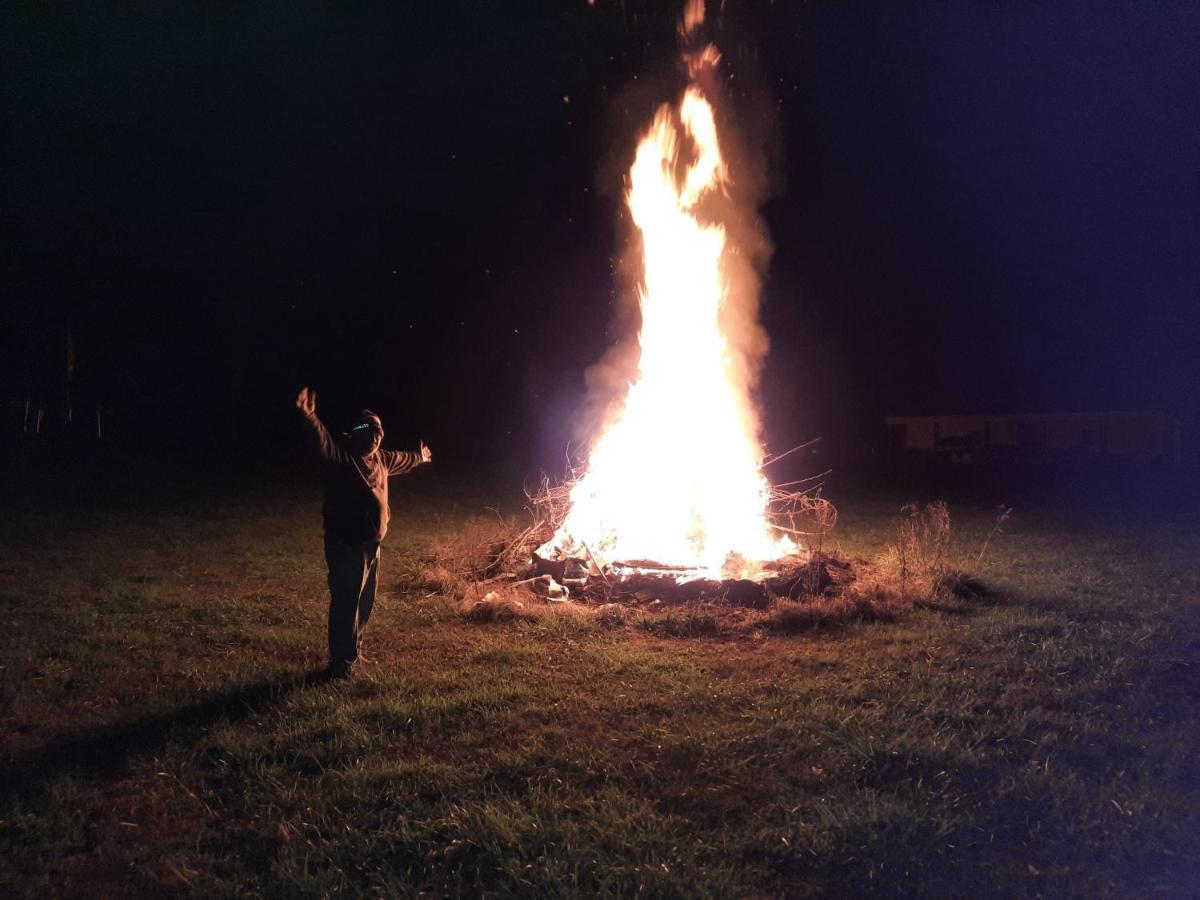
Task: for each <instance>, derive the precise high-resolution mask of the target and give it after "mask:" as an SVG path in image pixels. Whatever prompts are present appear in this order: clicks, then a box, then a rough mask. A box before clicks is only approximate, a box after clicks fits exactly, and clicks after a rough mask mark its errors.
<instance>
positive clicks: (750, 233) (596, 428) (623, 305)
mask: <svg viewBox="0 0 1200 900" xmlns="http://www.w3.org/2000/svg"><path fill="white" fill-rule="evenodd" d="M695 7H696V4H695V3H694V2H693V3H689V4H688V7H687V19H686V22H681V27H680V34H681V40H682V43H683V47H682V55H681V59H680V63H679V64H677V65H676V67H675V69H674V70H673V71H672V72H671V73H670V74H669V75H668V74H665V73H664V76H665V77H661V78H657V79H654V78H651V79H644V80H642V81H640V82H639V83H637V84H636V85H634V86H633V87H631V88H630V89H629V90H628V91H626V92H625V93H624V94H623V96H622V97H621V98H619V99H618V101H617V102H616V104H614V106H615V107H616V108H619V109H620V110H621V112H622V113H623V116H622V117H621V118H623V119H624V121H621V120H620V118H618V117H615V116H614V117H613V118H614V121H613V122H611V123H610V127H609V129H607V130H608V133H609V134H616V135H617V136H618V140H622V141H623V146H622V147H621V148H620V151H619V152H617V153H615V154H613V155H612V156H610V157H609V158H608V159H607V160H606V164H605V166H604V167H603V169H602V171H601V182H602V187H607V188H608V189H609V190H611V191H613V193H617V194H618V195H619V197H620V206H619V212H618V215H617V229H618V245H619V246H620V247H622V248H623V249H622V250H621V252H620V253H619V255H618V257H617V259H616V260H615V264H614V275H615V278H616V284H617V302H616V305H615V308H614V315H613V325H612V333H613V334H615V335H616V342H615V343H614V344H613V346H612V347H611V348H610V349H609V350H608V351H607V352H606V353H605V355H604V356H603V357H602V358H601V359H600V361H599V362H597V363H596V364H595V365H593V366H591V367H590V368H588V369H587V370H586V372H585V373H584V382H585V388H586V394H585V398H584V402H583V405H582V407H581V408H580V410H579V413H578V415H577V417H576V427H575V433H576V440H577V443H578V445H579V446H581V447H590V446H591V444H592V442H594V441H595V440H596V439H597V438H598V437H599V436H600V435H601V434H602V433H603V432H604V429H605V428H606V427H607V426H608V425H609V424H610V423H611V422H612V421H614V420H615V419H616V418H617V417H618V415H619V414H620V411H621V408H622V406H623V403H624V399H625V395H626V393H627V391H628V387H629V384H630V382H631V381H632V380H633V379H634V378H635V377H636V375H637V365H638V359H639V357H640V348H639V346H638V330H639V328H640V325H641V312H640V309H639V303H638V289H639V286H640V284H641V281H642V239H641V234H640V232H639V231H638V229H637V228H636V227H635V226H634V224H633V221H632V219H631V217H630V215H629V211H628V208H627V207H626V205H625V191H626V190H627V189H628V181H627V176H628V170H629V166H630V163H631V162H632V159H633V152H634V150H635V148H636V146H637V143H638V141H639V140H640V139H641V137H642V136H643V135H644V134H645V132H646V131H647V130H648V129H649V127H650V124H651V122H652V121H653V119H654V115H655V105H657V106H658V108H659V109H661V108H663V107H671V108H672V112H671V115H672V116H673V117H674V118H675V120H676V123H677V124H678V113H677V111H675V110H674V107H675V106H676V105H677V104H678V102H679V99H680V97H681V96H682V94H683V87H684V86H686V85H687V84H689V83H690V84H696V85H697V86H699V88H700V89H701V91H702V92H703V94H704V96H705V98H706V99H707V100H708V101H709V103H710V104H712V106H713V109H714V112H715V116H716V121H717V129H718V137H719V140H720V144H721V153H722V156H723V157H724V159H725V163H726V166H727V168H728V172H729V181H728V183H727V185H726V187H725V190H724V191H711V192H709V193H708V194H707V195H706V196H705V197H704V199H703V200H702V201H701V203H700V206H699V208H698V210H697V213H698V215H699V216H700V218H701V219H703V220H705V221H707V222H712V223H714V224H719V225H721V226H722V227H723V228H724V229H725V233H726V247H725V253H724V256H723V258H722V261H721V268H722V273H723V276H724V279H725V282H726V286H727V294H726V297H725V302H724V305H723V307H722V311H721V328H722V330H723V332H724V334H725V335H726V338H727V339H728V341H729V354H730V364H731V369H732V374H733V378H734V380H735V383H736V384H737V386H738V387H739V389H740V390H741V391H742V392H743V393H744V394H745V395H746V396H748V397H751V398H752V401H753V398H754V395H755V391H756V389H757V387H758V383H759V377H760V375H761V372H762V367H763V363H764V361H765V359H766V356H767V353H768V351H769V349H770V342H769V340H768V338H767V333H766V331H765V330H764V329H763V327H762V325H761V324H759V308H760V302H761V291H762V286H763V281H764V279H765V277H766V273H767V269H768V265H769V263H770V259H771V255H772V252H773V250H774V248H773V246H772V244H771V241H770V237H769V235H768V233H767V228H766V223H765V221H764V220H763V218H762V216H761V215H760V214H759V210H760V209H761V208H762V206H763V204H764V203H765V202H766V200H767V199H768V198H769V197H770V196H771V194H772V188H773V182H772V175H773V173H774V172H776V171H777V168H776V167H774V166H772V164H771V163H772V161H773V157H774V153H775V151H776V150H777V146H778V144H777V131H778V130H777V127H776V123H777V116H776V111H775V105H774V103H773V102H772V100H771V98H770V96H769V94H768V93H767V92H766V91H765V90H763V89H761V88H757V89H756V88H755V87H749V85H752V84H754V83H755V81H756V79H755V78H754V74H755V73H754V72H747V71H746V68H752V67H741V66H739V71H738V72H737V73H736V75H737V76H738V77H737V81H736V83H737V84H738V85H739V86H740V87H739V89H738V91H737V92H736V94H735V92H734V91H732V90H731V89H730V86H731V84H733V83H734V82H733V81H732V80H731V79H730V78H729V77H728V76H727V75H726V74H725V71H724V69H725V68H726V66H724V65H723V63H722V61H721V59H720V55H719V54H718V53H717V52H716V50H715V47H714V46H713V45H712V44H710V43H708V42H707V40H705V37H704V31H705V29H706V28H707V27H709V26H706V25H704V24H703V19H702V10H703V7H702V5H701V7H700V8H701V18H700V19H696V18H695V16H696V12H695ZM664 96H665V97H668V98H670V100H669V102H665V103H664V102H662V98H663V97H664ZM652 100H653V101H657V103H654V102H650V101H652ZM631 116H636V118H637V121H636V132H631V129H630V127H629V124H630V123H629V119H630V117H631ZM622 126H624V127H622ZM681 133H682V130H681ZM693 158H694V147H692V146H691V142H690V140H686V139H685V140H683V141H682V142H681V147H680V160H679V163H678V166H679V168H680V169H681V170H682V169H686V167H687V165H688V164H689V163H690V162H691V159H693ZM616 186H619V190H617V189H615V187H616ZM743 409H744V414H745V415H746V416H747V418H748V421H747V422H746V423H745V424H746V426H747V428H748V430H749V431H750V433H753V434H756V435H757V434H759V433H760V428H761V423H760V421H759V417H758V413H757V403H755V402H751V403H747V404H744V406H743Z"/></svg>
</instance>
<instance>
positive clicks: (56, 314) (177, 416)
mask: <svg viewBox="0 0 1200 900" xmlns="http://www.w3.org/2000/svg"><path fill="white" fill-rule="evenodd" d="M651 10H653V11H651ZM710 15H713V13H711V12H710ZM676 16H677V11H676V10H674V9H673V8H672V9H670V10H659V9H657V8H656V5H655V4H650V3H637V2H623V3H620V2H605V0H597V2H596V4H595V6H591V5H589V4H588V3H586V2H583V0H580V2H578V3H573V4H570V5H563V4H552V3H527V4H520V5H507V4H506V5H505V8H504V10H503V11H500V10H498V9H496V10H481V9H477V8H476V7H475V5H473V4H454V3H450V4H436V5H433V4H409V5H405V6H403V7H394V6H389V5H383V4H371V3H363V4H356V5H352V6H339V5H334V4H313V5H310V6H307V7H303V8H294V7H292V6H291V5H286V6H285V5H279V6H275V7H268V6H262V5H260V6H253V7H252V6H249V5H242V4H236V3H231V4H206V5H202V6H200V7H199V8H197V9H192V8H190V7H187V6H183V5H179V6H172V7H168V8H154V9H150V8H144V9H132V8H127V7H114V6H92V7H89V8H87V9H85V10H82V11H66V10H56V11H47V10H44V9H35V8H32V7H28V8H21V9H18V10H16V11H12V10H10V11H8V12H6V14H5V17H6V19H7V24H6V27H5V28H4V29H3V34H4V37H3V38H0V40H2V41H3V54H2V55H3V59H4V62H3V63H0V65H3V68H4V73H5V83H6V85H7V91H6V92H7V95H8V98H7V99H8V101H9V102H8V103H6V104H5V113H4V115H5V120H6V121H5V124H6V127H5V129H4V137H3V138H2V139H0V140H2V141H3V143H2V146H3V153H4V159H5V163H6V164H5V166H4V167H3V173H4V174H3V175H2V176H0V178H3V183H4V191H3V193H4V196H5V197H6V199H7V202H6V203H5V204H4V207H5V208H4V211H3V218H4V232H5V234H6V240H5V242H4V245H5V259H4V272H5V276H4V280H5V284H4V294H5V297H6V300H5V303H4V306H3V308H4V313H3V320H2V325H3V328H2V330H3V336H2V337H0V355H2V357H3V359H4V363H3V365H2V367H0V391H2V393H0V399H2V400H5V401H19V400H23V399H25V398H29V397H32V398H35V399H36V398H37V397H39V396H41V397H45V398H46V399H48V400H50V401H51V402H54V401H55V399H56V398H57V397H59V396H61V393H62V389H63V388H62V366H63V362H64V359H65V352H66V346H65V342H66V335H67V333H68V330H69V332H70V333H71V335H72V337H73V343H74V354H75V379H74V381H75V384H74V390H75V393H76V399H77V401H78V402H79V403H80V404H87V403H93V404H94V403H96V402H99V403H103V404H105V405H107V406H109V407H112V408H115V409H116V410H117V411H118V414H117V417H116V422H118V423H119V425H117V424H114V428H116V427H119V428H121V429H123V430H125V431H127V432H128V433H134V432H136V433H137V434H139V435H143V436H147V435H155V434H158V435H162V436H169V437H171V438H173V439H182V440H188V441H195V442H201V443H205V442H212V443H214V444H215V443H217V442H226V441H227V440H228V437H229V436H230V435H237V436H244V437H245V438H246V439H247V440H250V441H252V442H254V441H259V440H260V439H261V441H262V442H264V443H265V442H268V441H271V440H275V439H277V438H278V437H279V436H280V435H281V434H284V433H286V429H287V428H288V427H290V425H291V424H292V423H291V421H290V420H289V418H288V417H289V416H291V415H292V414H293V413H292V410H291V401H292V398H293V397H294V395H295V392H296V390H297V389H298V388H299V387H300V386H301V385H304V384H308V385H311V386H313V387H315V388H316V389H317V390H318V391H319V392H320V393H321V395H322V400H323V411H324V412H326V413H327V414H328V415H330V416H331V418H332V419H333V420H334V423H335V424H336V421H337V420H338V419H339V418H342V417H345V416H347V415H349V414H351V413H352V412H353V411H354V410H357V409H358V408H359V407H362V406H368V407H371V408H373V409H376V410H377V411H378V412H380V413H381V414H382V415H383V416H384V419H385V422H387V423H388V424H389V426H390V427H389V433H390V435H392V436H394V437H395V439H396V440H397V441H409V442H411V441H415V439H416V438H417V437H418V436H419V437H423V438H424V439H425V440H426V441H428V442H429V443H430V444H431V445H433V446H434V448H435V452H436V451H437V450H439V449H440V450H442V451H443V453H445V454H448V455H449V456H450V457H451V458H454V457H456V456H457V457H459V458H462V459H467V458H471V459H477V460H479V461H481V462H483V461H487V460H493V461H494V462H495V464H496V465H499V466H504V467H516V468H519V467H521V466H522V465H525V466H526V467H527V468H528V469H529V470H536V469H537V468H538V467H540V466H545V465H548V464H549V461H550V460H553V459H559V458H561V456H562V453H563V450H564V448H565V446H566V443H567V441H568V439H570V438H571V437H572V435H573V423H574V411H575V410H576V409H577V408H578V406H579V404H580V402H581V398H582V392H583V373H584V371H585V370H586V369H587V368H588V367H589V366H591V365H592V364H593V363H595V362H596V361H597V360H598V359H599V358H600V357H601V355H602V354H603V352H604V350H605V349H606V348H607V347H608V346H609V345H610V344H611V343H612V342H613V340H614V334H613V330H612V329H613V326H614V319H613V308H614V302H615V299H614V298H615V297H616V295H617V292H619V291H620V290H622V289H623V287H624V286H623V285H621V284H620V283H618V282H617V280H616V278H615V275H614V272H613V263H612V261H613V260H614V259H615V258H616V256H617V255H618V254H619V253H620V250H621V247H620V245H619V242H620V240H621V239H622V232H621V230H620V228H619V227H618V224H617V220H618V217H619V185H620V177H621V174H622V172H623V171H624V168H625V167H626V165H627V163H628V161H629V158H630V156H631V154H632V150H633V144H634V140H635V137H636V135H637V133H638V132H639V131H640V130H641V129H642V128H644V127H645V125H646V124H647V123H648V121H649V118H650V115H651V114H652V112H653V109H654V108H655V107H656V106H657V105H658V104H659V103H662V102H668V101H671V100H673V99H675V96H676V94H677V91H678V88H679V85H680V83H681V82H680V74H679V71H678V66H677V63H676V36H675V30H674V21H675V18H676ZM716 19H717V21H716V22H715V23H714V28H713V38H714V39H715V40H716V42H717V43H718V45H719V46H720V48H721V50H722V51H723V53H724V61H723V63H722V71H723V72H724V75H725V78H726V82H725V90H726V94H727V100H728V105H727V109H726V112H727V114H728V115H729V116H730V117H732V119H733V120H734V121H735V122H736V123H737V125H738V128H739V130H740V131H741V132H742V134H743V135H749V136H750V137H749V140H750V141H751V142H752V143H753V144H754V146H755V147H757V148H758V149H760V150H761V152H762V156H763V158H764V160H765V161H766V162H767V164H768V165H769V169H768V177H769V180H770V183H771V186H772V193H771V197H770V199H769V200H768V201H767V202H766V204H765V206H764V207H763V216H764V218H765V221H766V224H767V229H768V231H769V232H770V236H771V240H772V243H773V245H774V248H775V251H774V256H773V258H772V260H771V263H770V268H769V271H768V272H767V276H766V281H765V289H764V296H763V324H764V326H765V327H766V329H767V332H768V334H769V335H770V338H771V342H772V350H771V353H770V355H769V356H768V359H767V363H766V368H765V371H764V374H763V380H762V385H761V390H760V397H761V406H762V410H763V417H764V422H765V432H766V437H767V439H768V441H769V442H770V444H771V445H772V446H774V447H776V448H781V449H782V448H786V447H787V446H791V445H794V444H796V443H798V442H800V441H802V440H805V439H808V438H810V437H813V436H817V435H825V436H826V437H832V438H837V439H849V438H851V437H853V436H854V435H858V434H863V433H865V432H867V431H869V430H870V429H872V428H875V427H877V426H878V424H879V422H880V421H881V417H882V416H883V415H885V414H929V413H952V412H978V413H994V412H1023V411H1031V412H1033V411H1076V410H1105V409H1166V410H1169V411H1170V412H1171V413H1172V414H1174V415H1175V416H1177V417H1179V418H1180V419H1181V420H1182V421H1183V422H1184V423H1185V427H1189V428H1191V429H1192V430H1193V431H1195V430H1196V428H1197V424H1198V423H1200V400H1197V395H1196V392H1195V391H1194V389H1193V385H1194V384H1195V383H1197V381H1198V379H1200V371H1198V370H1200V365H1198V358H1197V357H1198V354H1197V351H1196V347H1197V346H1200V302H1198V300H1200V296H1198V291H1197V288H1198V286H1200V261H1198V260H1200V256H1198V255H1197V254H1196V252H1195V250H1196V247H1197V246H1198V245H1200V241H1198V240H1197V238H1200V202H1198V201H1200V196H1198V193H1200V192H1198V190H1197V187H1198V175H1197V173H1198V172H1200V137H1198V133H1197V131H1196V128H1195V123H1196V122H1197V121H1198V120H1200V116H1198V115H1197V114H1198V113H1200V84H1198V79H1197V77H1196V74H1195V66H1194V60H1195V58H1196V51H1197V50H1198V49H1200V48H1198V47H1197V35H1198V34H1200V27H1198V26H1200V9H1198V8H1197V7H1196V6H1195V5H1193V4H1183V3H1179V4H1156V5H1154V6H1152V7H1151V6H1142V5H1134V4H1115V3H1114V4H1103V5H1098V6H1087V7H1085V6H1083V5H1070V6H1056V7H1053V8H1034V7H1028V6H1017V5H1012V6H986V7H984V6H978V5H970V6H968V5H962V6H955V7H930V6H928V5H926V4H904V5H901V6H896V7H891V8H888V9H886V10H880V9H878V8H876V7H873V6H870V5H858V4H851V5H847V4H823V3H811V4H803V5H801V4H795V5H790V4H778V5H776V4H746V5H741V4H732V3H730V4H726V5H725V8H724V10H723V12H722V13H721V14H719V15H716ZM734 175H735V177H737V173H736V171H735V173H734ZM681 440H696V441H700V442H702V440H703V436H702V435H695V436H693V435H684V434H681Z"/></svg>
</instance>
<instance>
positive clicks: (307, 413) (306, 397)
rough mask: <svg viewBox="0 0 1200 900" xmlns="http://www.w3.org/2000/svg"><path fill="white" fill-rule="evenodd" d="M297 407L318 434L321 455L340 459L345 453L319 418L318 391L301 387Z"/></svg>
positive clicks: (318, 447)
mask: <svg viewBox="0 0 1200 900" xmlns="http://www.w3.org/2000/svg"><path fill="white" fill-rule="evenodd" d="M296 409H298V410H300V414H301V415H303V416H304V420H305V421H306V422H308V424H309V426H310V427H311V428H312V430H313V432H314V433H315V434H316V436H317V449H318V450H320V452H321V456H322V457H324V458H325V459H327V460H330V461H334V462H336V461H339V460H340V459H341V458H342V455H343V454H342V452H341V448H339V447H338V445H337V442H336V441H335V440H334V439H333V435H332V434H330V433H329V429H328V428H326V427H325V423H324V422H322V421H321V420H320V419H319V418H317V392H316V391H313V390H309V389H308V388H306V387H303V388H300V393H299V394H297V395H296Z"/></svg>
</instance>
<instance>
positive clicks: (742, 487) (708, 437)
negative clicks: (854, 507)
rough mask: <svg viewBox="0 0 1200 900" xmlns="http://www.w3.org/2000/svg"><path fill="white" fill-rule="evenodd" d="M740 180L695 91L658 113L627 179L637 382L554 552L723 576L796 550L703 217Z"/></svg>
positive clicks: (714, 242)
mask: <svg viewBox="0 0 1200 900" xmlns="http://www.w3.org/2000/svg"><path fill="white" fill-rule="evenodd" d="M689 10H690V7H689ZM700 10H701V14H702V12H703V5H702V4H701V5H700ZM685 139H686V140H687V142H688V144H689V150H690V151H691V153H690V154H689V157H690V158H689V159H687V160H686V164H685V165H684V166H683V170H682V172H679V169H680V159H679V153H680V144H681V143H682V142H683V141H684V140H685ZM677 173H678V175H677ZM728 178H729V176H728V172H727V170H726V166H725V161H724V159H723V158H722V156H721V149H720V144H719V141H718V137H717V127H716V121H715V119H714V116H713V110H712V106H711V105H710V104H709V102H708V101H707V100H706V99H705V98H704V96H703V94H702V93H701V91H700V90H699V88H697V87H696V86H694V85H693V86H691V87H689V88H688V89H687V90H686V91H685V93H684V95H683V98H682V100H681V102H680V104H679V106H678V108H677V109H671V108H670V107H668V106H665V105H664V106H663V107H661V108H660V109H659V110H658V113H657V114H656V116H655V118H654V122H653V123H652V125H651V126H650V129H649V131H648V132H647V133H646V135H645V136H644V137H643V138H642V140H641V142H640V143H639V144H638V147H637V152H636V154H635V158H634V162H633V166H632V168H631V169H630V172H629V185H630V187H629V191H628V195H627V198H626V200H627V203H628V206H629V210H630V213H631V214H632V216H633V221H634V223H635V224H636V225H637V227H638V229H639V231H640V232H641V237H642V251H643V267H644V281H643V284H642V285H641V287H640V290H639V299H640V303H641V313H642V327H641V332H640V333H639V335H638V343H639V345H640V350H641V356H640V359H639V362H638V370H637V376H636V378H635V379H634V381H633V382H632V383H631V384H630V385H629V391H628V394H627V395H626V397H625V402H624V406H623V408H622V409H621V411H620V413H619V414H618V415H617V417H616V418H615V419H614V421H612V423H611V424H610V425H609V426H608V427H607V429H606V430H605V431H604V432H603V433H602V434H601V436H600V437H599V439H598V440H597V441H596V442H595V443H594V445H593V447H592V449H591V453H590V456H589V458H588V463H587V471H586V473H585V474H584V476H583V478H582V479H581V480H580V481H579V482H577V483H576V484H575V486H574V487H573V489H572V491H571V495H570V509H569V512H568V514H567V517H566V519H565V520H564V522H563V524H562V526H561V527H560V528H559V530H558V533H557V534H555V536H554V538H553V539H552V540H551V541H550V542H549V543H548V544H546V545H545V546H544V547H542V548H541V549H540V550H539V553H540V554H541V555H543V556H553V555H560V556H561V555H568V556H575V557H584V556H585V553H587V552H590V553H591V554H594V555H595V556H596V557H598V558H599V559H600V560H601V561H602V562H604V563H611V562H617V561H629V560H653V561H655V562H658V563H663V564H668V565H674V566H688V567H691V568H694V569H696V570H699V571H701V572H703V573H704V574H707V575H709V576H711V577H719V576H720V575H734V574H737V575H742V576H744V575H746V574H748V572H749V571H750V570H752V569H753V568H754V563H757V562H762V561H765V560H769V559H775V558H778V557H780V556H783V555H785V554H787V553H789V552H794V551H795V550H796V547H795V546H794V545H793V544H792V543H791V542H790V541H789V540H788V539H786V538H784V537H777V536H775V534H773V532H772V529H771V526H770V522H769V520H768V517H767V504H768V501H769V496H770V485H769V484H768V482H767V480H766V478H765V477H764V476H763V474H762V472H761V471H760V468H759V464H760V460H761V458H762V456H763V451H762V447H761V445H760V443H759V440H758V436H757V417H756V416H755V414H754V409H753V406H752V404H751V401H750V398H749V397H748V396H747V395H746V391H745V388H744V387H743V385H742V384H741V382H740V380H739V379H738V378H736V377H735V371H734V366H733V359H732V351H731V348H730V346H729V341H728V339H727V337H726V335H725V333H724V332H723V331H722V328H721V308H722V304H723V303H724V301H725V298H726V295H727V291H728V285H727V284H726V281H725V279H724V275H723V272H722V265H721V261H722V256H723V255H724V254H725V253H726V252H728V251H729V250H730V249H732V248H727V236H726V232H725V229H724V228H723V227H722V226H721V225H720V224H719V223H715V222H705V221H702V220H701V218H700V217H699V216H698V215H697V210H698V208H699V207H700V206H701V205H702V204H703V201H704V200H705V198H706V197H708V196H709V195H711V194H713V193H714V192H723V191H724V190H725V187H726V185H727V183H728ZM734 252H736V251H734Z"/></svg>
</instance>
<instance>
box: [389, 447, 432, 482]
mask: <svg viewBox="0 0 1200 900" xmlns="http://www.w3.org/2000/svg"><path fill="white" fill-rule="evenodd" d="M381 452H382V455H383V462H384V464H385V465H386V466H387V470H388V474H389V475H404V474H406V473H408V472H411V471H412V470H413V469H415V468H416V467H417V466H419V465H421V464H422V463H429V462H433V452H432V451H431V450H430V449H429V448H428V447H426V446H425V442H424V441H421V449H420V450H418V451H417V452H415V453H414V452H413V451H411V450H383V451H381Z"/></svg>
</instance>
